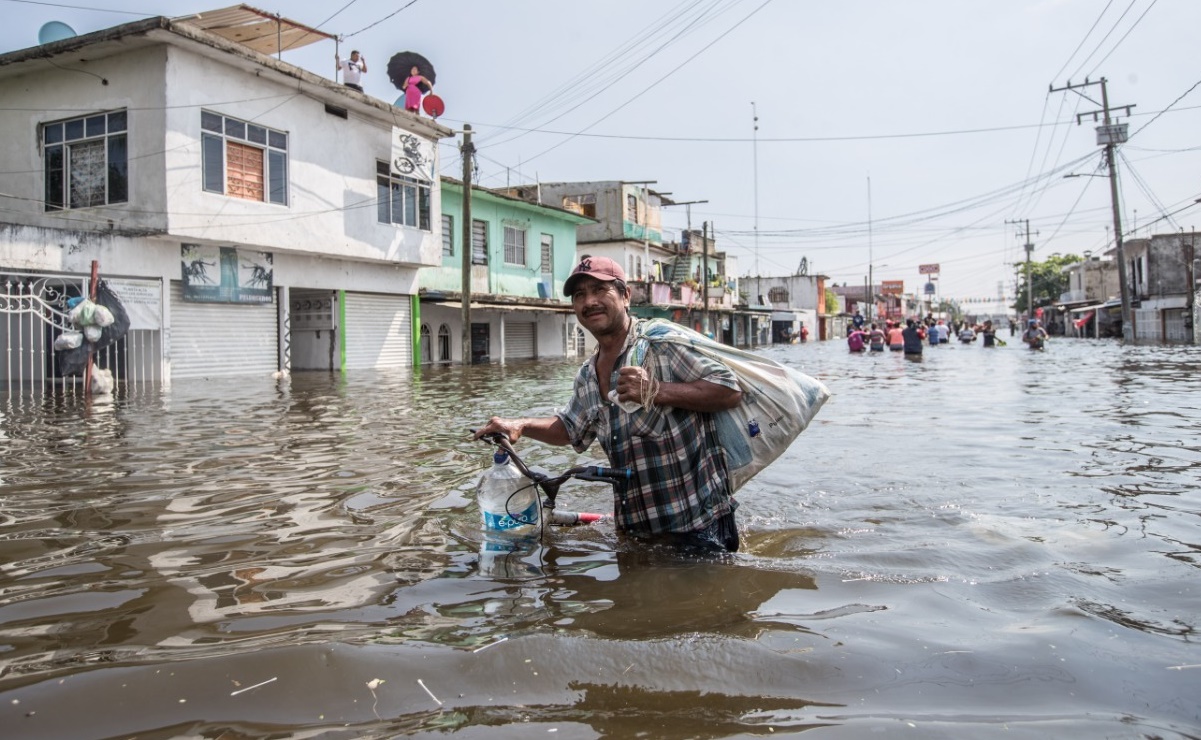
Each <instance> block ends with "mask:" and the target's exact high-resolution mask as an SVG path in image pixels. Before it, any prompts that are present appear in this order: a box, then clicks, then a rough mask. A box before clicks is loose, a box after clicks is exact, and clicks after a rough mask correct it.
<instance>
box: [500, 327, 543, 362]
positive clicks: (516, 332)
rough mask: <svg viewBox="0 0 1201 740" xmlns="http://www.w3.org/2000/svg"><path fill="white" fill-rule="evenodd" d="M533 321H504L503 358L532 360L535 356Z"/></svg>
mask: <svg viewBox="0 0 1201 740" xmlns="http://www.w3.org/2000/svg"><path fill="white" fill-rule="evenodd" d="M536 326H537V325H536V324H535V323H534V322H533V321H521V322H516V321H508V320H506V321H505V359H506V360H532V359H534V358H535V357H537V342H536V341H535V336H536V333H535V330H534V329H535V327H536Z"/></svg>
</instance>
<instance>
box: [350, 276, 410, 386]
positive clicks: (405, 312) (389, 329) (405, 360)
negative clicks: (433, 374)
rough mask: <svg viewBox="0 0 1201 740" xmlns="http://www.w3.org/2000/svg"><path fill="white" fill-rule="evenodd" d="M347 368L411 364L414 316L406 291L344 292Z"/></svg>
mask: <svg viewBox="0 0 1201 740" xmlns="http://www.w3.org/2000/svg"><path fill="white" fill-rule="evenodd" d="M342 341H343V342H344V343H345V345H344V346H345V347H346V369H347V370H365V369H369V368H377V367H411V366H412V364H413V320H412V310H411V307H410V298H409V296H407V295H400V296H398V295H380V294H376V293H347V294H346V323H345V325H344V326H343V327H342Z"/></svg>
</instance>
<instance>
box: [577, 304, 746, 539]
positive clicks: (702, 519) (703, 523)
mask: <svg viewBox="0 0 1201 740" xmlns="http://www.w3.org/2000/svg"><path fill="white" fill-rule="evenodd" d="M636 327H637V324H636V322H631V326H630V333H629V335H628V336H627V337H626V343H625V347H624V348H623V349H622V351H621V354H620V355H618V358H617V361H616V363H615V365H614V369H613V375H612V376H611V377H610V379H609V387H610V388H616V387H617V370H618V369H619V368H621V367H622V365H624V364H625V357H626V354H627V353H628V352H629V350H630V346H631V344H632V343H633V340H634V339H635V337H636V333H637V328H636ZM643 366H644V367H645V368H646V369H647V371H648V372H649V373H650V374H651V375H653V376H654V377H655V378H658V379H659V380H660V381H662V382H669V383H687V382H691V381H694V380H701V379H704V380H706V381H708V382H710V383H715V384H717V385H722V386H726V387H728V388H735V389H737V388H738V381H737V379H736V378H735V377H734V373H732V372H731V371H730V370H729V369H728V368H727V367H726V366H725V365H722V364H721V363H719V362H717V361H715V360H711V359H709V358H707V357H705V356H703V355H701V354H700V353H698V352H694V351H691V350H689V349H687V348H685V347H682V346H680V345H676V344H671V343H668V342H660V343H658V344H655V343H652V344H651V345H650V348H649V349H648V351H647V353H646V358H645V359H644V361H643ZM558 417H559V418H560V419H561V420H562V421H563V424H564V426H566V427H567V434H568V436H569V438H570V439H571V444H572V446H573V447H574V448H575V449H576V451H577V452H583V451H584V450H586V449H588V447H589V446H591V444H592V442H593V441H594V440H597V439H599V440H600V443H601V447H602V448H603V449H604V451H605V454H606V455H607V456H608V458H609V464H610V465H611V466H612V467H614V468H629V469H631V470H633V471H634V476H633V479H632V480H631V481H630V485H629V487H628V490H627V491H626V493H625V495H624V496H622V495H620V494H619V495H617V496H616V497H615V501H614V516H615V519H616V522H617V526H618V528H620V529H623V530H625V531H627V532H630V533H633V534H638V535H648V534H661V533H668V532H670V533H686V532H695V531H698V530H702V529H704V528H705V527H708V526H709V525H710V524H712V523H713V522H714V521H716V520H717V519H718V518H720V517H722V516H725V515H726V514H728V513H729V512H731V511H733V510H734V508H735V507H736V506H737V505H738V504H737V503H736V502H735V501H734V500H733V498H731V495H730V486H729V477H728V475H727V472H726V461H725V456H724V455H723V453H722V451H721V447H720V445H719V444H718V442H717V430H716V426H715V424H714V421H713V418H712V415H711V414H707V413H701V412H699V411H688V410H686V409H679V408H672V407H667V406H656V407H654V408H652V409H650V410H648V409H646V408H641V409H639V410H637V411H635V412H634V413H626V412H625V411H622V409H621V407H620V406H618V405H617V404H615V403H613V402H611V401H609V400H608V399H605V398H601V395H600V384H599V382H598V379H597V375H596V355H593V356H592V357H591V358H589V360H588V361H587V362H585V363H584V365H583V367H581V368H580V372H579V374H578V375H576V379H575V386H574V388H573V394H572V398H571V401H570V402H569V403H568V404H567V407H566V408H565V409H563V410H562V411H560V412H559V413H558Z"/></svg>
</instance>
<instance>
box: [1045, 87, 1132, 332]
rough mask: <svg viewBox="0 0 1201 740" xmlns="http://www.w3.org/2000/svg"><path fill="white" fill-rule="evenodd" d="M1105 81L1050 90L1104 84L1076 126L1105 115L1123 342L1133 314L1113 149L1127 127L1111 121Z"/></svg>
mask: <svg viewBox="0 0 1201 740" xmlns="http://www.w3.org/2000/svg"><path fill="white" fill-rule="evenodd" d="M1106 82H1107V81H1106V79H1105V78H1104V77H1102V78H1101V79H1100V80H1092V81H1091V82H1090V81H1089V79H1088V78H1087V77H1085V78H1084V82H1082V83H1077V84H1075V85H1073V84H1072V83H1071V81H1070V80H1069V81H1068V84H1067V85H1065V86H1063V87H1060V88H1056V87H1051V92H1058V91H1060V90H1072V91H1076V90H1077V89H1078V88H1082V87H1088V86H1090V85H1100V86H1101V103H1100V105H1101V109H1100V110H1095V111H1090V112H1088V113H1078V114H1077V115H1076V125H1077V126H1079V125H1080V123H1081V121H1083V120H1084V117H1085V116H1092V117H1093V120H1094V121H1096V120H1097V116H1099V115H1101V116H1103V117H1104V118H1103V120H1104V123H1103V124H1102V125H1100V126H1098V127H1097V143H1098V144H1101V145H1103V146H1104V147H1105V165H1106V166H1107V167H1108V168H1109V199H1110V202H1111V203H1112V205H1113V239H1114V252H1115V255H1116V260H1117V263H1118V282H1119V283H1121V294H1122V341H1124V342H1128V341H1130V340H1131V339H1133V338H1134V323H1133V321H1132V318H1133V317H1132V315H1131V313H1130V286H1129V285H1128V284H1127V283H1126V252H1125V249H1123V245H1122V213H1121V206H1120V204H1119V202H1118V167H1117V163H1116V162H1115V161H1114V158H1113V152H1114V149H1115V148H1117V145H1118V144H1123V143H1125V142H1126V128H1127V127H1126V124H1124V123H1117V124H1115V123H1111V121H1110V116H1109V112H1110V110H1111V108H1110V106H1109V88H1108V86H1107V84H1106ZM1076 94H1077V95H1080V97H1082V98H1084V99H1085V100H1088V101H1089V102H1090V103H1093V104H1094V105H1096V104H1097V102H1096V101H1095V100H1091V99H1090V98H1089V97H1088V96H1087V95H1085V94H1084V93H1080V92H1077V93H1076ZM1133 107H1134V105H1133V104H1131V105H1117V106H1114V108H1113V109H1122V108H1125V109H1126V117H1127V118H1129V117H1130V109H1131V108H1133Z"/></svg>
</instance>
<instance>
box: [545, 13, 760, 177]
mask: <svg viewBox="0 0 1201 740" xmlns="http://www.w3.org/2000/svg"><path fill="white" fill-rule="evenodd" d="M771 2H772V0H764V1H763V3H762V4H760V5H759V6H758V7H756V8H755V9H754V10H752V11H751V12H750V13H748V14H746V15H745V16H743V18H742V19H741V20H739V21H738V22H737V23H735V24H734V25H732V26H730V27H729V28H727V29H726V30H725V31H723V32H722V33H721V34H719V35H718V36H717V38H715V39H713V40H712V41H710V42H709V43H708V44H707V45H706V46H705V47H704V48H702V49H700V50H699V51H697V52H696V53H695V54H692V55H691V56H689V57H688V58H687V59H685V60H684V61H683V62H681V63H680V64H678V65H677V66H675V67H673V68H672V69H671V70H670V71H669V72H668V73H667V74H665V75H663V76H662V77H660V78H659V79H657V80H655V81H654V82H652V83H651V84H650V85H648V86H646V87H645V88H643V89H642V90H641V91H639V92H637V93H635V94H634V95H631V96H630V97H629V98H628V99H627V100H626V101H625V102H623V103H622V104H621V105H619V106H617V107H616V108H614V109H613V110H611V111H609V112H608V113H606V114H605V115H603V116H601V117H600V118H598V119H596V120H595V121H593V122H592V123H590V124H588V125H587V126H585V127H584V128H583V130H582V131H587V130H588V129H590V128H592V127H593V126H596V125H598V124H600V123H601V122H602V121H605V120H606V119H608V118H609V117H610V116H613V115H616V114H617V112H618V111H620V110H621V109H622V108H625V107H626V106H627V105H629V104H631V103H633V102H634V101H635V100H637V99H639V98H641V97H642V96H643V95H645V94H646V93H648V92H650V91H651V90H653V89H654V88H655V87H657V86H658V85H659V83H661V82H663V81H664V80H666V79H667V78H668V77H671V76H672V75H674V74H675V73H676V72H678V71H680V70H681V69H683V68H684V67H685V66H686V65H688V64H689V63H690V62H691V61H692V60H694V59H696V58H697V57H699V56H700V55H701V54H704V53H705V52H706V51H709V50H710V49H712V48H714V47H715V46H716V45H717V42H719V41H721V40H722V39H724V38H725V37H726V36H729V35H730V34H731V33H733V32H734V31H735V30H736V29H738V28H739V27H741V26H742V24H744V23H746V22H747V21H749V20H750V19H751V18H753V17H754V16H755V15H757V14H758V13H759V11H761V10H763V9H764V8H766V7H767V6H768V5H769V4H770V3H771ZM577 135H578V134H573V135H571V136H569V137H568V138H566V139H564V140H562V141H560V142H559V143H557V144H555V145H553V146H551V147H549V148H547V149H544V150H542V151H541V152H538V153H537V154H535V155H534V156H532V157H530V158H529V159H527V160H526V162H532V161H533V160H535V159H538V158H539V157H541V156H543V155H544V154H549V153H550V152H552V151H554V150H555V149H558V148H559V147H561V146H563V145H564V144H566V143H567V142H569V141H571V140H572V139H574V138H575V137H576V136H577Z"/></svg>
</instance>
